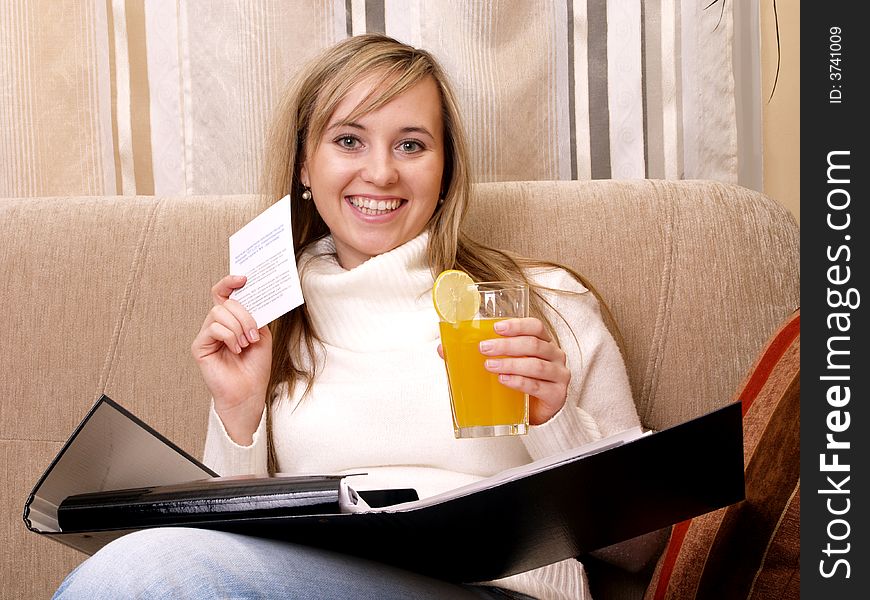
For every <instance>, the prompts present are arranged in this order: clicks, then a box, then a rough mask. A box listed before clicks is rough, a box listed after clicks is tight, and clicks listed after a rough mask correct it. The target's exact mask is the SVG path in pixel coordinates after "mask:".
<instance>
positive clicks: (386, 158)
mask: <svg viewBox="0 0 870 600" xmlns="http://www.w3.org/2000/svg"><path fill="white" fill-rule="evenodd" d="M360 176H361V177H362V179H363V181H365V182H366V183H371V184H373V185H376V186H378V187H387V186H390V185H393V184H394V183H396V182H397V181H398V180H399V170H398V169H397V168H396V164H395V157H394V156H393V153H392V151H391V149H384V150H375V151H372V152H370V153H369V154H368V155H367V156H366V159H365V162H364V164H363V165H362V169H361V172H360Z"/></svg>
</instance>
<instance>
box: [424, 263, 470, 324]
mask: <svg viewBox="0 0 870 600" xmlns="http://www.w3.org/2000/svg"><path fill="white" fill-rule="evenodd" d="M432 302H433V303H434V304H435V312H437V313H438V316H439V317H441V319H442V320H444V321H447V322H448V323H459V322H460V321H468V320H470V319H473V318H474V317H475V315H477V309H478V308H480V292H478V291H477V286H476V285H474V280H473V279H472V278H471V276H470V275H469V274H468V273H466V272H464V271H457V270H455V269H449V270H447V271H442V272H441V273H440V274H439V275H438V277H436V278H435V285H433V286H432Z"/></svg>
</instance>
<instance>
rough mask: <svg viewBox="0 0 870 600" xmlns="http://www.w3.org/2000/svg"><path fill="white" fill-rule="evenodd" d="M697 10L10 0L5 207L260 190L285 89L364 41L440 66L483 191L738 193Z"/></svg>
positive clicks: (721, 83) (648, 5)
mask: <svg viewBox="0 0 870 600" xmlns="http://www.w3.org/2000/svg"><path fill="white" fill-rule="evenodd" d="M703 5H704V3H698V2H696V1H695V0H620V1H619V2H614V1H612V0H611V1H607V0H553V1H550V0H530V1H529V2H522V3H517V2H464V1H461V0H441V1H438V2H428V1H425V0H251V1H250V2H219V3H214V2H208V1H206V0H175V2H165V1H163V0H98V1H95V2H82V3H74V6H73V7H71V9H70V10H65V11H57V10H52V8H51V7H52V6H53V4H52V3H51V2H49V1H48V0H40V1H35V2H27V1H25V0H7V1H5V2H3V3H0V53H2V65H0V86H2V87H0V89H2V90H3V94H4V95H3V97H2V102H0V193H2V194H4V195H6V196H39V195H47V194H70V195H78V194H116V193H118V194H127V195H133V194H145V195H148V194H159V195H189V194H231V193H246V192H254V191H257V189H258V185H259V175H260V170H261V165H262V162H263V157H262V151H263V145H264V141H265V135H266V128H267V126H268V123H269V119H270V117H271V114H272V111H273V109H274V107H275V105H276V103H277V102H278V99H279V97H280V94H281V93H282V90H283V89H284V88H285V86H286V85H287V83H288V81H289V80H290V79H291V78H292V76H293V74H294V73H296V72H297V71H298V70H299V69H300V68H301V66H302V65H303V64H304V63H305V62H306V61H307V60H308V59H309V58H311V57H312V56H314V55H315V54H316V53H317V52H318V51H319V50H321V49H322V48H325V47H327V46H329V45H331V44H332V43H335V42H336V41H338V40H340V39H343V38H345V37H347V36H349V35H355V34H360V33H364V32H367V31H368V32H371V31H376V32H385V33H387V34H388V35H391V36H393V37H396V38H397V39H400V40H402V41H405V42H407V43H410V44H412V45H415V46H419V47H423V48H426V49H428V50H430V51H432V52H433V54H435V56H436V57H437V58H438V59H439V60H440V61H441V63H442V64H443V66H444V67H445V69H446V71H447V72H448V75H449V77H450V79H451V81H452V82H453V84H454V87H455V89H456V92H457V96H458V98H459V101H460V104H461V108H462V110H463V114H464V117H465V124H466V128H467V129H468V135H469V139H470V141H471V144H472V151H473V160H474V164H473V172H474V174H475V177H476V179H477V180H478V181H498V180H535V179H539V180H551V179H600V178H619V179H635V178H643V177H648V178H654V179H659V178H662V179H679V178H699V179H718V180H722V181H727V182H736V180H737V153H738V143H737V132H736V109H735V99H734V96H733V94H734V79H733V73H732V66H731V60H732V49H731V44H732V43H733V42H732V40H733V37H734V35H733V24H732V14H731V3H724V4H716V5H714V6H713V7H712V8H711V9H707V10H705V9H704V6H703ZM756 124H760V121H759V120H756ZM758 126H760V125H758ZM745 139H747V140H751V139H754V138H753V137H752V136H751V135H746V136H745Z"/></svg>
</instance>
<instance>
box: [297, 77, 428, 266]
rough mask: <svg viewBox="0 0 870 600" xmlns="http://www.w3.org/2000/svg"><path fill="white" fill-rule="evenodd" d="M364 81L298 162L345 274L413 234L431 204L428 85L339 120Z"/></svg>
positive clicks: (365, 88)
mask: <svg viewBox="0 0 870 600" xmlns="http://www.w3.org/2000/svg"><path fill="white" fill-rule="evenodd" d="M373 81H374V80H373V79H372V78H368V79H363V80H362V81H360V82H359V83H357V84H356V85H355V86H353V87H352V88H351V90H350V92H349V93H348V95H347V96H346V97H345V98H344V99H343V100H342V101H341V102H340V103H339V105H338V106H337V107H336V109H335V112H334V113H333V114H332V116H331V117H330V119H329V122H328V124H327V126H326V129H325V131H324V134H323V137H322V138H321V139H319V140H314V145H315V149H314V152H313V153H312V154H310V155H309V156H308V158H307V159H306V161H305V163H304V165H303V167H302V171H301V176H302V183H303V184H304V185H306V186H308V187H310V188H311V194H312V196H313V202H314V203H315V205H316V206H317V211H318V212H319V213H320V216H321V217H322V218H323V220H324V221H325V222H326V225H327V226H328V227H329V230H330V231H331V232H332V237H333V239H334V240H335V248H336V251H337V253H338V262H339V264H341V266H342V267H344V268H345V269H352V268H354V267H357V266H359V265H360V264H362V263H363V262H365V261H366V260H368V259H369V258H371V257H373V256H376V255H378V254H382V253H384V252H388V251H390V250H392V249H394V248H396V247H398V246H400V245H402V244H404V243H405V242H407V241H409V240H411V239H413V238H415V237H416V236H417V235H419V234H420V233H421V232H422V231H423V229H424V227H425V226H426V223H427V222H428V221H429V218H430V217H431V216H432V214H433V213H434V212H435V208H436V207H437V205H438V196H439V194H440V191H441V177H442V174H443V173H444V131H443V129H444V126H443V120H442V118H441V97H440V94H439V93H438V87H437V84H436V83H435V80H434V79H432V78H431V77H427V78H426V79H423V80H421V81H420V82H419V83H417V84H416V85H414V86H413V87H411V88H409V89H408V90H407V91H405V92H404V93H402V94H400V95H398V96H396V97H395V98H393V99H392V100H391V101H390V102H388V103H387V104H385V105H383V106H382V107H380V108H378V109H377V110H374V111H372V112H370V113H368V114H366V115H363V116H361V117H359V118H358V119H355V120H354V121H353V122H347V121H346V117H347V116H348V115H350V114H351V112H352V111H353V109H354V108H356V106H357V105H358V104H359V103H360V102H361V101H362V100H363V99H364V98H365V97H366V96H367V95H368V93H369V91H370V90H371V87H372V85H374V83H373Z"/></svg>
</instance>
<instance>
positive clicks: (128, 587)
mask: <svg viewBox="0 0 870 600" xmlns="http://www.w3.org/2000/svg"><path fill="white" fill-rule="evenodd" d="M54 598H63V599H66V598H93V599H101V598H106V599H109V598H111V599H113V600H114V599H116V598H131V599H132V598H166V599H169V598H171V599H173V600H176V599H183V598H186V599H204V598H208V599H211V598H221V599H224V598H226V599H230V598H232V599H241V598H245V599H253V598H269V599H271V598H305V599H310V598H341V599H342V600H348V599H350V598H354V599H361V600H366V599H370V600H389V599H392V598H397V599H398V598H403V599H404V598H414V599H417V598H420V599H425V598H433V599H436V598H437V599H441V598H448V599H449V598H457V599H468V600H487V599H489V600H492V599H495V598H499V599H504V598H528V596H524V595H522V594H516V593H514V592H509V591H506V590H501V589H497V588H492V587H481V586H473V585H456V584H452V583H448V582H444V581H440V580H438V579H433V578H431V577H426V576H424V575H419V574H417V573H412V572H410V571H405V570H402V569H398V568H396V567H392V566H388V565H384V564H381V563H377V562H373V561H369V560H365V559H361V558H356V557H352V556H346V555H343V554H338V553H335V552H329V551H326V550H320V549H316V548H311V547H308V546H302V545H298V544H291V543H287V542H279V541H274V540H267V539H262V538H256V537H250V536H245V535H239V534H234V533H225V532H222V531H210V530H206V529H192V528H180V527H179V528H175V527H161V528H155V529H145V530H142V531H138V532H135V533H130V534H128V535H125V536H124V537H121V538H119V539H117V540H115V541H114V542H112V543H110V544H108V545H106V546H104V547H103V548H102V549H101V550H100V551H99V552H97V553H96V554H94V555H93V556H92V557H90V558H89V559H87V560H86V561H84V562H83V563H82V564H81V565H79V566H78V567H77V568H76V569H75V570H74V571H73V572H72V573H70V574H69V576H67V578H66V579H65V580H64V581H63V583H62V584H61V585H60V587H59V588H58V590H57V592H56V593H55V595H54Z"/></svg>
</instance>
